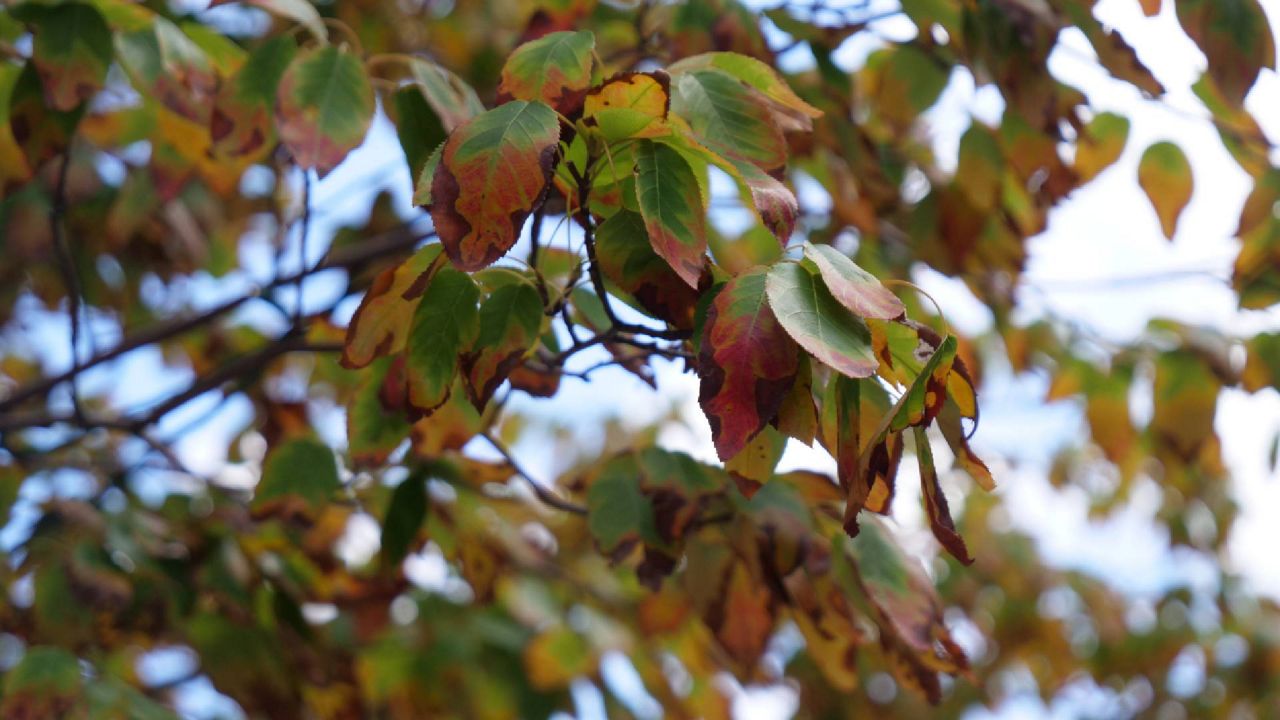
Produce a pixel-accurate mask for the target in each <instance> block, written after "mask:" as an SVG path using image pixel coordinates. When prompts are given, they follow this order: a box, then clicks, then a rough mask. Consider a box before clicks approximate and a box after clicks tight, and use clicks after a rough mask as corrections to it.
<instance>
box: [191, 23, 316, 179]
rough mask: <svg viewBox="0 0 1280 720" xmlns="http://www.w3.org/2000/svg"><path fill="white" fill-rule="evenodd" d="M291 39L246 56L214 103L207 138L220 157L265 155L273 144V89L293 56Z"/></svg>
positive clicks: (294, 47) (283, 38)
mask: <svg viewBox="0 0 1280 720" xmlns="http://www.w3.org/2000/svg"><path fill="white" fill-rule="evenodd" d="M297 51H298V46H297V43H295V42H294V40H293V38H292V37H289V36H287V35H281V36H277V37H273V38H270V39H268V40H266V41H265V42H263V43H262V44H261V45H259V46H258V47H257V48H254V50H253V52H251V53H249V57H248V58H247V59H246V60H245V62H244V64H243V65H242V66H241V67H240V70H239V71H238V72H237V73H236V74H235V76H234V77H232V78H231V79H230V81H229V82H227V83H225V84H224V85H223V86H222V88H221V90H220V91H219V92H218V96H217V98H216V99H215V100H214V105H213V112H212V115H211V117H210V125H209V130H210V137H211V138H212V140H213V150H214V152H216V153H218V154H220V155H222V156H224V157H233V158H234V157H242V156H246V155H249V156H257V155H265V154H266V153H267V152H270V150H271V148H272V147H273V146H274V145H275V137H276V130H275V119H274V115H275V104H276V90H277V89H278V88H279V86H280V78H281V77H282V76H283V75H284V71H285V69H286V68H287V67H289V63H290V62H292V61H293V56H294V55H296V54H297Z"/></svg>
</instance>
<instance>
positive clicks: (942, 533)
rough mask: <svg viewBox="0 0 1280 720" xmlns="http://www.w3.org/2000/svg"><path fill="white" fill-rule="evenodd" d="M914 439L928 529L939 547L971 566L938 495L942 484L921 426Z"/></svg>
mask: <svg viewBox="0 0 1280 720" xmlns="http://www.w3.org/2000/svg"><path fill="white" fill-rule="evenodd" d="M913 432H914V433H915V439H916V458H917V460H919V462H920V493H921V495H922V496H923V497H924V507H925V512H926V513H927V514H928V516H929V529H930V530H932V531H933V536H934V537H935V538H937V540H938V542H939V543H941V544H942V547H944V548H946V549H947V552H949V553H951V556H952V557H954V558H955V559H957V560H959V561H960V562H962V563H964V564H965V565H971V564H973V557H971V556H970V555H969V548H967V547H965V544H964V538H962V537H960V533H958V532H956V524H955V521H954V520H952V519H951V508H950V507H949V506H948V505H947V496H946V495H944V494H943V493H942V485H941V484H939V482H938V469H937V468H936V467H934V464H933V450H932V449H931V448H930V447H929V435H928V433H927V432H926V431H925V429H924V428H923V427H916V428H915V429H914V431H913Z"/></svg>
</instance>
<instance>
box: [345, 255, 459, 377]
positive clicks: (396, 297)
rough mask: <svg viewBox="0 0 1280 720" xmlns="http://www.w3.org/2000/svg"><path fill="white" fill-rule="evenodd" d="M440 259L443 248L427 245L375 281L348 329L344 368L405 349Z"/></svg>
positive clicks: (384, 271) (362, 364)
mask: <svg viewBox="0 0 1280 720" xmlns="http://www.w3.org/2000/svg"><path fill="white" fill-rule="evenodd" d="M440 257H441V255H440V246H439V245H436V244H433V245H428V246H426V247H424V248H422V249H421V250H419V251H418V252H416V253H414V254H413V256H412V257H410V258H409V259H408V260H405V261H404V262H403V263H401V264H400V265H398V266H396V267H395V268H388V269H386V270H383V271H382V273H380V274H379V275H378V276H377V278H375V279H374V281H373V285H372V286H370V288H369V290H368V292H366V293H365V295H364V299H363V300H361V301H360V307H358V308H356V312H355V315H353V316H352V317H351V324H350V325H348V326H347V340H346V343H345V344H344V345H343V348H342V365H343V366H344V367H348V368H360V367H364V366H366V365H368V364H369V363H371V362H373V360H374V359H375V358H378V357H381V356H383V355H388V354H390V353H395V352H399V351H400V350H401V349H402V348H403V347H404V343H405V338H406V337H408V334H409V325H410V323H411V321H412V319H413V314H414V311H415V310H417V308H418V303H419V301H420V300H421V296H422V291H423V289H424V288H425V287H426V285H427V282H429V281H430V279H431V274H432V273H433V272H434V271H435V269H436V268H437V267H439V262H438V259H439V258H440Z"/></svg>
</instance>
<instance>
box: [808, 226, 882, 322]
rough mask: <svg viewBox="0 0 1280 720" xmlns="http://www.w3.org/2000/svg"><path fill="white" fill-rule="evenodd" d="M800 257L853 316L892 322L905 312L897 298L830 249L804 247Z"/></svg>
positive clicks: (817, 246) (850, 261)
mask: <svg viewBox="0 0 1280 720" xmlns="http://www.w3.org/2000/svg"><path fill="white" fill-rule="evenodd" d="M804 256H805V257H806V258H808V259H809V260H810V261H812V262H813V264H814V265H816V266H817V268H818V272H819V273H821V275H822V281H823V283H825V284H826V286H827V289H828V290H829V291H831V295H832V296H833V297H835V299H836V300H839V301H840V304H841V305H844V306H845V307H846V308H848V309H849V310H850V311H851V312H852V313H854V314H855V315H857V316H859V317H864V318H875V319H876V320H892V319H894V318H897V317H901V316H902V314H903V312H905V308H904V307H903V305H902V301H901V300H899V299H898V296H897V295H894V294H893V293H892V292H890V291H889V290H888V288H886V287H885V286H883V285H881V284H880V281H879V280H878V279H876V277H875V276H874V275H872V274H871V273H869V272H867V271H866V270H863V269H862V268H860V267H858V266H857V264H856V263H854V262H853V261H852V260H850V259H849V257H848V256H847V255H845V254H844V253H842V252H840V251H839V250H837V249H835V248H833V247H831V246H830V245H812V244H810V243H805V246H804Z"/></svg>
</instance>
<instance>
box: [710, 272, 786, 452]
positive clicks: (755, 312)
mask: <svg viewBox="0 0 1280 720" xmlns="http://www.w3.org/2000/svg"><path fill="white" fill-rule="evenodd" d="M767 273H768V271H767V270H766V269H765V268H763V267H757V268H753V269H751V270H748V271H747V272H745V273H743V274H741V275H739V276H738V277H736V278H734V279H733V280H730V281H729V282H728V283H727V284H726V285H725V286H724V287H723V288H722V289H721V290H720V292H719V294H717V295H716V297H715V299H714V300H713V301H712V302H711V305H710V306H709V307H708V308H707V315H706V320H705V322H704V324H703V334H702V339H701V344H700V347H699V354H698V374H699V377H700V378H701V388H700V391H699V393H698V402H699V403H700V404H701V405H702V410H703V412H704V413H706V416H707V420H708V421H709V422H710V423H711V437H712V439H713V441H714V442H715V446H716V452H717V453H718V454H719V456H720V459H721V460H728V459H729V458H732V457H733V456H735V455H737V454H738V453H739V452H740V451H741V450H742V449H743V448H744V447H746V445H747V443H748V442H750V440H751V439H752V438H753V437H755V436H756V434H757V433H759V432H760V431H761V430H762V429H763V428H764V427H765V425H767V424H769V422H771V421H772V420H773V419H774V417H776V416H777V414H778V410H779V408H781V406H782V401H783V399H784V398H785V397H786V394H787V392H788V391H789V390H790V389H791V386H792V384H793V383H794V382H795V378H796V374H797V372H798V370H799V361H800V348H799V347H797V346H796V344H795V343H794V342H792V340H791V338H789V337H787V334H786V332H784V331H783V329H782V326H781V325H780V324H779V322H778V319H777V318H776V317H774V313H773V311H772V310H771V309H770V307H769V303H768V302H767V300H766V291H765V286H766V277H767Z"/></svg>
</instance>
